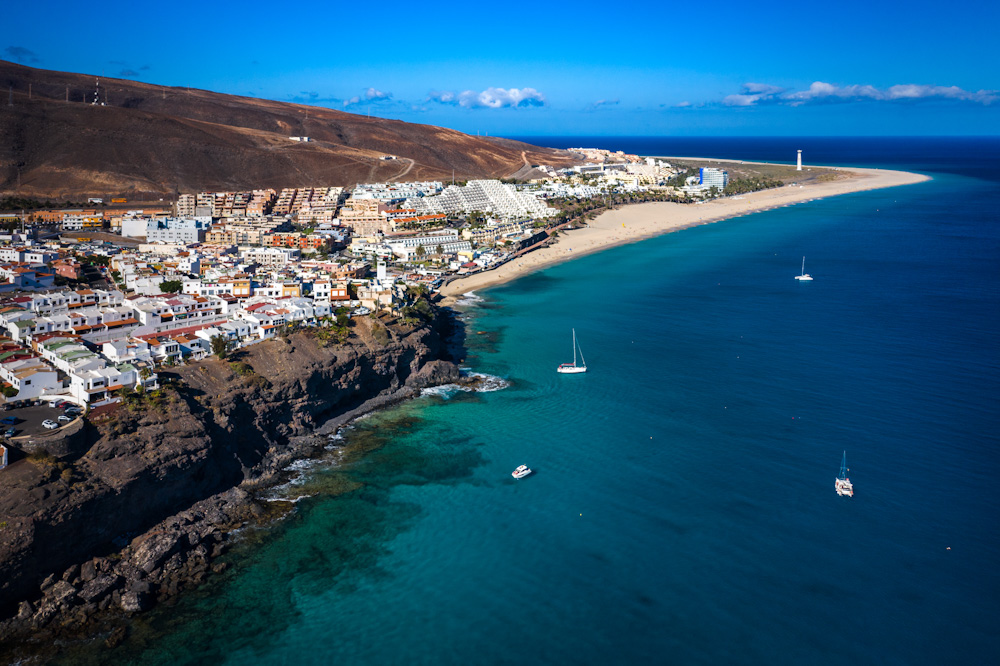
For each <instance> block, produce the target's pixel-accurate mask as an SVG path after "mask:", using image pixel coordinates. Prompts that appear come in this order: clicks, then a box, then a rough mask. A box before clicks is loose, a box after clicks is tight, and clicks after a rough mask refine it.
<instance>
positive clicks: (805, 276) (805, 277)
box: [795, 257, 812, 281]
mask: <svg viewBox="0 0 1000 666" xmlns="http://www.w3.org/2000/svg"><path fill="white" fill-rule="evenodd" d="M795 279H796V280H810V281H811V280H812V276H811V275H809V273H806V258H805V257H802V275H796V276H795Z"/></svg>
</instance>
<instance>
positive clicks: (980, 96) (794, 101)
mask: <svg viewBox="0 0 1000 666" xmlns="http://www.w3.org/2000/svg"><path fill="white" fill-rule="evenodd" d="M997 99H1000V93H998V91H996V90H979V91H977V92H971V91H968V90H963V89H962V88H959V87H958V86H932V85H920V84H913V83H909V84H902V85H895V86H890V87H888V88H885V89H880V88H876V87H875V86H871V85H858V84H853V85H847V86H837V85H834V84H832V83H825V82H823V81H816V82H814V83H813V84H812V85H810V86H809V88H807V89H806V90H799V91H786V90H785V89H784V88H779V87H777V86H771V85H767V84H761V83H748V84H746V85H744V86H743V90H742V92H740V93H739V94H735V95H727V96H726V97H724V98H723V99H722V103H723V104H724V105H726V106H755V105H759V104H787V105H789V106H801V105H803V104H813V103H830V102H858V101H875V102H899V101H923V100H954V101H961V102H972V103H976V104H992V103H993V102H995V101H997Z"/></svg>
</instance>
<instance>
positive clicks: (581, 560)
mask: <svg viewBox="0 0 1000 666" xmlns="http://www.w3.org/2000/svg"><path fill="white" fill-rule="evenodd" d="M734 156H736V157H747V158H751V157H753V155H745V156H744V155H734ZM942 159H944V158H942ZM994 164H995V163H994ZM918 167H919V165H915V166H914V168H918ZM957 171H961V169H959V168H957V167H956V168H955V169H954V170H952V171H950V172H945V170H941V171H937V172H935V173H934V174H933V175H934V178H935V179H934V180H933V181H931V182H928V183H924V184H920V185H914V186H909V187H905V188H896V189H893V190H883V191H878V192H868V193H859V194H855V195H849V196H843V197H838V198H835V199H830V200H825V201H816V202H810V203H806V204H802V205H799V206H794V207H789V208H784V209H778V210H774V211H769V212H766V213H761V214H757V215H751V216H746V217H743V218H739V219H735V220H729V221H726V222H722V223H717V224H713V225H708V226H703V227H698V228H694V229H689V230H685V231H682V232H678V233H674V234H670V235H667V236H663V237H660V238H656V239H652V240H649V241H645V242H642V243H639V244H635V245H631V246H625V247H619V248H615V249H612V250H609V251H606V252H603V253H601V254H597V255H591V256H588V257H584V258H581V259H578V260H576V261H573V262H570V263H567V264H563V265H560V266H556V267H554V268H551V269H548V270H546V271H543V272H540V273H536V274H533V275H530V276H527V277H525V278H523V279H521V280H518V281H516V282H513V283H510V284H508V285H504V286H502V287H498V288H495V289H492V290H490V291H488V292H486V293H483V294H480V296H482V297H483V299H484V300H483V302H481V303H479V304H477V305H473V306H471V307H470V308H469V309H468V310H467V312H466V317H468V318H469V329H470V332H471V334H470V336H469V343H470V344H469V357H468V358H467V360H466V363H467V365H469V366H470V367H471V368H473V369H475V370H477V371H480V372H485V373H489V374H491V375H496V376H500V377H503V378H505V379H507V380H508V382H509V383H510V385H509V386H508V387H507V388H505V389H503V390H499V391H494V392H483V393H465V392H457V391H450V392H438V393H436V394H434V395H428V396H426V397H424V398H421V399H419V400H417V401H414V402H410V403H407V404H405V405H402V406H400V407H398V408H394V409H392V410H388V411H385V412H382V413H379V414H376V415H373V416H371V417H369V418H366V419H364V420H362V421H360V422H359V423H358V424H357V425H356V426H355V427H354V428H352V429H351V430H349V431H347V432H346V433H345V439H346V441H347V442H348V443H349V444H351V445H352V446H353V447H355V449H356V450H359V451H361V452H363V455H362V454H361V453H358V454H352V455H350V456H349V457H348V458H347V459H345V460H342V461H341V462H340V463H339V464H338V465H333V464H326V463H320V464H318V465H316V466H314V467H313V468H311V470H310V471H309V472H308V474H307V476H306V480H305V481H304V483H303V484H302V485H299V486H295V487H294V488H292V489H290V490H289V492H292V493H293V494H310V495H312V496H311V497H308V498H306V499H303V500H301V501H300V502H299V503H298V504H297V505H296V511H295V512H294V513H293V514H292V515H291V516H289V517H288V518H287V519H285V520H284V521H282V523H281V524H280V525H278V526H277V527H274V528H272V529H270V530H266V531H262V532H255V533H253V534H250V535H249V536H248V540H247V544H246V545H245V546H244V547H243V548H242V549H241V550H240V551H239V552H238V553H236V554H234V556H233V558H232V559H233V561H234V564H235V567H234V569H233V570H232V571H231V572H230V573H228V574H226V575H225V576H223V577H220V578H219V579H218V580H216V581H215V582H214V583H213V584H212V585H211V586H209V587H208V588H206V589H204V590H202V591H200V592H199V593H197V594H194V595H190V596H188V597H187V598H185V599H184V600H183V601H182V602H181V603H180V604H178V605H177V606H176V607H174V608H169V609H160V610H158V611H156V612H155V613H153V614H151V615H150V616H148V617H146V618H143V619H142V621H141V623H140V624H138V625H137V626H136V627H135V628H134V629H133V633H132V637H131V639H130V640H129V642H128V643H127V644H126V646H125V647H124V648H123V649H122V650H120V651H118V652H117V653H115V654H117V657H118V660H119V661H123V662H134V663H140V662H141V663H144V664H147V663H148V664H161V663H162V664H168V663H170V664H174V663H181V664H186V663H228V664H328V663H341V664H376V663H377V664H383V663H385V664H396V663H412V664H459V663H461V664H467V663H489V664H492V663H496V664H504V663H524V662H527V663H539V664H554V663H580V664H606V663H678V664H719V663H746V664H754V663H764V662H766V663H769V664H803V663H831V664H832V663H843V662H848V663H851V662H853V663H887V664H925V663H926V664H939V663H954V662H961V663H992V662H995V661H996V660H997V658H998V657H1000V632H998V631H997V618H998V617H1000V574H998V573H997V570H996V563H997V562H998V561H1000V540H998V536H997V530H996V527H997V518H998V508H1000V492H998V490H997V483H996V479H997V478H998V476H1000V454H998V450H997V444H998V437H997V426H998V425H1000V418H998V414H997V405H998V403H997V397H998V394H1000V391H998V389H1000V380H998V377H1000V374H998V372H997V371H998V366H1000V358H998V354H997V343H996V338H995V335H996V330H997V325H998V324H1000V321H998V319H1000V316H998V312H1000V308H998V307H997V306H998V300H1000V290H998V284H1000V280H998V270H997V265H996V261H997V259H998V256H1000V251H998V250H1000V234H998V231H997V229H996V226H995V221H996V210H997V202H998V200H1000V197H998V192H1000V186H998V183H1000V177H998V176H997V170H996V169H995V168H994V169H993V170H992V171H989V172H987V173H983V172H982V171H977V172H975V173H957ZM803 255H805V256H806V257H807V259H806V262H807V263H806V269H807V271H808V272H810V273H812V274H813V275H814V276H815V278H816V279H815V281H814V282H812V283H799V282H797V281H795V280H794V279H792V278H793V276H794V275H796V274H798V272H799V265H800V261H801V257H802V256H803ZM573 327H575V328H576V331H577V335H578V337H579V340H580V343H581V345H582V348H583V352H584V354H585V355H586V360H587V364H588V366H589V372H588V373H587V374H585V375H570V376H563V375H558V374H557V373H556V372H555V366H556V365H557V364H558V363H561V362H565V361H569V360H571V357H572V348H571V340H570V331H571V328H573ZM476 331H484V332H485V334H483V335H476V334H475V332H476ZM844 450H846V451H847V460H848V464H849V466H850V468H851V473H850V476H851V479H852V481H853V482H854V485H855V497H854V498H853V499H848V498H840V497H838V496H837V495H836V494H835V493H834V490H833V481H834V477H835V476H836V474H837V471H838V469H839V466H840V459H841V455H842V452H843V451H844ZM522 463H524V464H528V465H529V466H531V467H532V468H533V469H535V470H536V474H535V475H533V476H531V477H529V478H527V479H524V480H521V481H515V480H513V479H512V478H511V476H510V472H511V470H513V469H514V467H516V466H517V465H519V464H522ZM949 548H950V550H949ZM107 656H108V655H107V654H104V658H105V659H106V658H107Z"/></svg>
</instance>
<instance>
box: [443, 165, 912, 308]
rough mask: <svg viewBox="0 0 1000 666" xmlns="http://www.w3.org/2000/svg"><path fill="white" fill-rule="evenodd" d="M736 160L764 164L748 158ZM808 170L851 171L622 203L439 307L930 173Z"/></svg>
mask: <svg viewBox="0 0 1000 666" xmlns="http://www.w3.org/2000/svg"><path fill="white" fill-rule="evenodd" d="M668 159H674V158H668ZM688 159H696V158H688ZM697 159H702V158H697ZM713 161H718V162H740V160H723V159H717V160H713ZM741 163H743V164H764V163H760V162H747V161H742V162H741ZM809 168H816V169H831V170H836V171H837V172H839V173H842V174H850V175H848V176H847V177H846V178H842V179H838V180H835V181H829V182H822V183H807V184H804V185H785V186H783V187H780V188H774V189H769V190H760V191H758V192H751V193H749V194H745V195H740V196H737V197H726V198H724V199H713V200H711V201H708V202H706V203H700V204H679V203H672V202H666V201H653V202H644V203H637V204H627V205H625V206H622V207H620V208H617V209H613V210H607V211H604V212H603V213H601V214H600V215H598V216H597V218H596V219H594V220H591V221H590V222H589V223H588V225H587V226H586V227H579V228H576V229H574V230H572V232H568V233H567V232H563V233H561V234H559V236H557V237H556V238H555V239H554V242H553V243H552V244H551V245H550V246H548V247H543V248H540V249H537V250H534V251H532V252H529V253H527V254H525V255H523V256H521V257H518V258H517V259H514V260H513V261H510V262H508V263H506V264H504V265H503V266H500V267H499V268H495V269H493V270H489V271H484V272H482V273H475V274H473V275H469V276H465V277H460V278H457V279H455V280H452V281H451V282H449V283H448V284H446V285H444V286H443V287H442V288H441V290H440V293H441V295H442V296H443V297H444V299H443V302H442V305H445V306H450V305H454V303H455V301H457V299H458V297H459V296H461V295H462V294H465V293H468V292H470V291H476V290H479V289H485V288H487V287H493V286H496V285H498V284H503V283H505V282H510V281H511V280H515V279H517V278H519V277H522V276H524V275H527V274H529V273H532V272H534V271H537V270H541V269H543V268H547V267H549V266H554V265H556V264H560V263H563V262H565V261H570V260H572V259H576V258H577V257H582V256H586V255H588V254H593V253H595V252H600V251H602V250H606V249H608V248H612V247H617V246H619V245H625V244H628V243H635V242H638V241H641V240H646V239H648V238H653V237H656V236H660V235H662V234H667V233H671V232H674V231H680V230H682V229H689V228H691V227H695V226H699V225H702V224H711V223H714V222H719V221H722V220H727V219H730V218H734V217H742V216H744V215H749V214H752V213H759V212H762V211H766V210H772V209H774V208H781V207H784V206H790V205H793V204H798V203H803V202H805V201H814V200H816V199H825V198H827V197H832V196H838V195H841V194H851V193H854V192H864V191H866V190H876V189H883V188H887V187H898V186H901V185H912V184H915V183H922V182H925V181H928V180H930V179H931V178H930V176H925V175H923V174H918V173H911V172H908V171H893V170H887V169H868V168H855V167H850V168H846V167H820V166H815V167H809Z"/></svg>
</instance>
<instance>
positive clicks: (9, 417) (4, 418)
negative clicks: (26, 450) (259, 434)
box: [0, 416, 17, 425]
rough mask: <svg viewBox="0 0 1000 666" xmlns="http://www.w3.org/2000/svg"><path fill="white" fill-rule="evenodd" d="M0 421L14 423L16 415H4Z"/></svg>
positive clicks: (5, 423)
mask: <svg viewBox="0 0 1000 666" xmlns="http://www.w3.org/2000/svg"><path fill="white" fill-rule="evenodd" d="M0 423H2V424H4V425H14V424H15V423H17V417H16V416H5V417H3V418H2V419H0Z"/></svg>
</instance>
